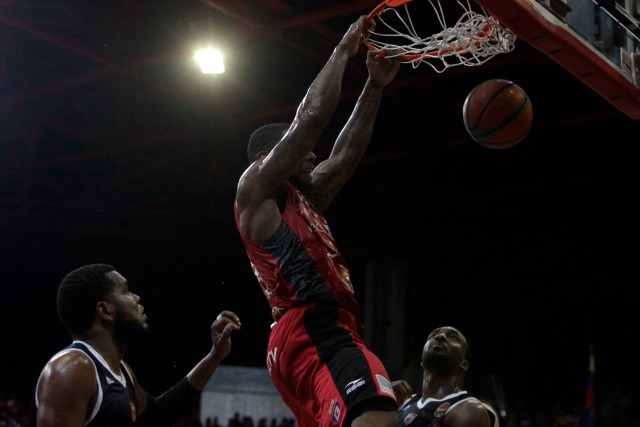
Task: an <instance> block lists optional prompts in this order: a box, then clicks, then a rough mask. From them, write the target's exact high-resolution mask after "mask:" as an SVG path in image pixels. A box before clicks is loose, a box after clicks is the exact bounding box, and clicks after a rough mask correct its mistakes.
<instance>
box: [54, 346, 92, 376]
mask: <svg viewBox="0 0 640 427" xmlns="http://www.w3.org/2000/svg"><path fill="white" fill-rule="evenodd" d="M46 368H48V369H50V370H52V371H64V372H68V373H72V372H75V371H77V370H80V371H84V370H86V369H89V370H91V371H92V372H93V371H94V370H95V364H94V363H93V360H91V357H89V355H88V354H87V353H85V352H84V351H83V350H81V349H79V348H66V349H64V350H61V351H59V352H58V353H56V354H54V355H53V356H52V357H51V359H49V361H48V362H47V365H46Z"/></svg>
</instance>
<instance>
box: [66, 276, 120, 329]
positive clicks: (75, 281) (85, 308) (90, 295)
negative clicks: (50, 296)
mask: <svg viewBox="0 0 640 427" xmlns="http://www.w3.org/2000/svg"><path fill="white" fill-rule="evenodd" d="M111 271H115V268H114V267H113V266H111V265H109V264H89V265H85V266H83V267H80V268H77V269H75V270H73V271H71V272H70V273H68V274H67V275H66V276H65V277H64V278H63V279H62V282H60V285H59V286H58V294H57V300H56V306H57V309H58V317H59V318H60V321H61V322H62V324H63V325H64V326H65V327H66V328H67V330H68V331H69V333H70V334H71V335H72V336H73V335H79V334H83V333H85V332H86V331H87V330H89V328H90V327H91V325H92V324H93V319H94V318H95V314H96V304H97V303H98V302H100V301H108V300H109V298H110V295H111V293H112V292H113V288H114V287H115V282H114V281H113V280H111V278H110V277H108V276H107V273H109V272H111Z"/></svg>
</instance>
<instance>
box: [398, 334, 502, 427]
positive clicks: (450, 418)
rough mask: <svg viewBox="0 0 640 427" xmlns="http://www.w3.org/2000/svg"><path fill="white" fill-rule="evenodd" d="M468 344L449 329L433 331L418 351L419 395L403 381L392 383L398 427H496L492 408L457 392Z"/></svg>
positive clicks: (495, 415) (464, 371)
mask: <svg viewBox="0 0 640 427" xmlns="http://www.w3.org/2000/svg"><path fill="white" fill-rule="evenodd" d="M468 350H469V344H468V342H467V339H466V338H465V336H464V335H462V333H461V332H460V331H459V330H457V329H456V328H453V327H451V326H444V327H440V328H436V329H434V330H433V331H432V332H431V333H430V334H429V337H428V338H427V342H426V343H425V345H424V348H423V351H422V362H421V364H422V368H423V378H422V392H421V393H417V394H412V392H411V387H410V386H409V385H408V383H407V382H406V381H394V383H393V387H394V391H395V392H396V397H397V399H398V404H399V405H400V409H399V414H400V423H399V424H398V425H399V426H400V427H498V426H499V418H498V415H497V414H496V413H495V411H494V410H493V408H492V407H491V406H490V405H489V404H487V403H485V402H482V401H481V400H480V399H478V398H476V397H474V396H471V395H469V394H468V393H467V391H466V390H461V389H460V384H461V382H462V380H463V379H464V376H465V374H466V373H467V370H468V369H469V362H468V360H467V354H468Z"/></svg>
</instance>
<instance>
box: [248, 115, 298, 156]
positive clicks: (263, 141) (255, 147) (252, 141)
mask: <svg viewBox="0 0 640 427" xmlns="http://www.w3.org/2000/svg"><path fill="white" fill-rule="evenodd" d="M290 126H291V125H290V124H289V123H271V124H268V125H264V126H261V127H259V128H258V129H256V130H255V131H253V133H252V134H251V137H250V138H249V144H248V145H247V158H248V159H249V161H250V162H254V161H255V160H256V159H257V158H258V153H260V152H261V151H266V152H269V151H271V150H272V149H273V147H275V146H276V144H277V143H278V142H279V141H280V140H281V139H282V137H283V136H284V134H285V133H286V132H287V131H288V130H289V127H290Z"/></svg>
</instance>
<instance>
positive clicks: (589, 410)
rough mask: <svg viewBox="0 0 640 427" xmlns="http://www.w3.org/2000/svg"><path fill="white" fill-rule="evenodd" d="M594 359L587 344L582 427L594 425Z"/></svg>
mask: <svg viewBox="0 0 640 427" xmlns="http://www.w3.org/2000/svg"><path fill="white" fill-rule="evenodd" d="M595 382H596V359H595V357H594V355H593V346H591V345H590V346H589V375H588V377H587V396H586V399H585V413H584V422H583V423H582V426H583V427H595V425H596V388H595V386H596V384H595Z"/></svg>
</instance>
